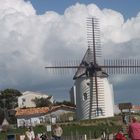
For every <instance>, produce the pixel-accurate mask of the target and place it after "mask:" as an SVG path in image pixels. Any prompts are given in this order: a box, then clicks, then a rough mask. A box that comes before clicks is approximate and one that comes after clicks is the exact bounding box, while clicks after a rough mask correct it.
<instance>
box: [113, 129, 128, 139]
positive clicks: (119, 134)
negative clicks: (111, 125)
mask: <svg viewBox="0 0 140 140" xmlns="http://www.w3.org/2000/svg"><path fill="white" fill-rule="evenodd" d="M115 140H126V137H125V135H124V133H123V131H122V130H119V131H118V133H117V134H116V136H115Z"/></svg>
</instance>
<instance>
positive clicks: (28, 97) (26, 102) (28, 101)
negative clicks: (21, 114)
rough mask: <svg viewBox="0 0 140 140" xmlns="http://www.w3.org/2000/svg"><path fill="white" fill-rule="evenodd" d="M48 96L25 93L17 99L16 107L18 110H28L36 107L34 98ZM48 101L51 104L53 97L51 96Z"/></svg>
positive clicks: (46, 96)
mask: <svg viewBox="0 0 140 140" xmlns="http://www.w3.org/2000/svg"><path fill="white" fill-rule="evenodd" d="M48 97H49V95H47V94H42V93H38V92H31V91H26V92H24V93H23V94H22V95H21V96H19V97H18V107H19V108H28V107H36V105H35V103H34V102H33V99H35V98H48ZM50 101H51V102H53V96H51V98H50Z"/></svg>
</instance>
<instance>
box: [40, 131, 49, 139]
mask: <svg viewBox="0 0 140 140" xmlns="http://www.w3.org/2000/svg"><path fill="white" fill-rule="evenodd" d="M40 138H41V140H48V135H47V134H45V133H43V134H42V135H41V136H40Z"/></svg>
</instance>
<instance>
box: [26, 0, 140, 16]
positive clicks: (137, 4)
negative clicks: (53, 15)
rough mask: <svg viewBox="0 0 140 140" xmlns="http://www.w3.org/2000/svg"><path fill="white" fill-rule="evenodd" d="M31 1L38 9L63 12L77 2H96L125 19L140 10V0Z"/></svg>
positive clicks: (38, 12)
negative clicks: (118, 13)
mask: <svg viewBox="0 0 140 140" xmlns="http://www.w3.org/2000/svg"><path fill="white" fill-rule="evenodd" d="M26 1H30V2H31V3H32V5H33V6H34V8H35V9H36V11H37V14H43V13H45V12H46V11H56V12H58V13H60V14H63V13H64V11H65V9H66V8H67V7H69V6H71V5H74V4H75V3H77V2H79V3H83V4H90V3H95V4H96V5H97V6H98V7H100V8H101V9H103V8H108V9H113V10H115V11H118V12H120V13H121V14H122V15H123V16H124V18H125V19H127V18H131V17H135V16H136V15H137V13H138V12H139V10H140V0H26Z"/></svg>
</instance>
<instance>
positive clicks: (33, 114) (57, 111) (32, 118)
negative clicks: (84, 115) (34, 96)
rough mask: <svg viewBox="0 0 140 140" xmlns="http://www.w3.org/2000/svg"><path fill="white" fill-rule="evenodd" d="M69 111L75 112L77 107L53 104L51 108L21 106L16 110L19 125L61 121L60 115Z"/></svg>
mask: <svg viewBox="0 0 140 140" xmlns="http://www.w3.org/2000/svg"><path fill="white" fill-rule="evenodd" d="M67 113H75V107H70V106H65V105H61V106H53V107H52V108H51V109H49V108H48V107H40V108H25V109H21V108H19V109H17V112H16V118H17V126H18V127H22V126H36V125H38V124H41V123H43V124H44V123H47V122H50V120H51V122H52V121H53V120H55V121H60V117H61V116H62V115H64V114H67Z"/></svg>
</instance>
